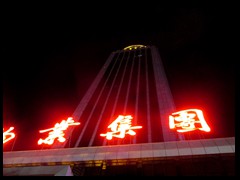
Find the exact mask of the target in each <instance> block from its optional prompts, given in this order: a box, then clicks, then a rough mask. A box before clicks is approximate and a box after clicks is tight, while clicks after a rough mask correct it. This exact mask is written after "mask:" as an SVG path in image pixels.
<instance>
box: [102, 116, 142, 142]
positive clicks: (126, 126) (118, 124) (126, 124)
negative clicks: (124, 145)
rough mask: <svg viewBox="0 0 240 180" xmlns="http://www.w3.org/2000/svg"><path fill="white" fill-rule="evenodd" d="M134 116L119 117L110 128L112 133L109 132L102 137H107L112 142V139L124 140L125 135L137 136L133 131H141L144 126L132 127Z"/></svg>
mask: <svg viewBox="0 0 240 180" xmlns="http://www.w3.org/2000/svg"><path fill="white" fill-rule="evenodd" d="M131 121H132V116H130V115H128V116H122V115H119V116H118V118H117V119H116V120H115V121H113V122H112V124H110V125H109V126H108V128H110V129H111V130H112V132H107V133H106V134H100V136H106V138H107V139H108V140H111V139H112V137H113V136H114V137H117V138H124V137H125V134H130V135H132V136H133V135H135V134H136V132H134V131H133V130H132V129H140V128H142V126H132V125H131Z"/></svg>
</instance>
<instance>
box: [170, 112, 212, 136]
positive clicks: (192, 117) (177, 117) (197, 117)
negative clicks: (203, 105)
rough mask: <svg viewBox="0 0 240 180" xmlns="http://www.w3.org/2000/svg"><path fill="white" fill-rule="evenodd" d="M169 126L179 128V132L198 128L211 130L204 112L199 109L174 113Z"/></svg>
mask: <svg viewBox="0 0 240 180" xmlns="http://www.w3.org/2000/svg"><path fill="white" fill-rule="evenodd" d="M169 127H170V129H174V128H177V131H178V132H188V131H193V130H196V129H200V130H201V131H206V132H209V131H210V128H209V126H208V125H207V123H206V121H205V119H204V117H203V112H202V111H201V110H199V109H187V110H182V111H178V112H175V113H172V115H170V116H169Z"/></svg>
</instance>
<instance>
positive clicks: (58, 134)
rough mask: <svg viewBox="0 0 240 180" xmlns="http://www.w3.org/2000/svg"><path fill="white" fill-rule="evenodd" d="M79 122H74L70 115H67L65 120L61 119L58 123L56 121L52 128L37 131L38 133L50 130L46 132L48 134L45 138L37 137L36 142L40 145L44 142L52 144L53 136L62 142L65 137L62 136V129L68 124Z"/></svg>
mask: <svg viewBox="0 0 240 180" xmlns="http://www.w3.org/2000/svg"><path fill="white" fill-rule="evenodd" d="M79 124H80V123H79V122H74V120H73V119H72V118H71V117H69V118H68V119H67V121H66V120H62V122H61V123H60V124H59V123H56V124H55V126H54V128H50V129H45V130H40V131H39V132H40V133H43V132H47V131H51V132H49V133H48V134H49V136H48V137H47V138H46V139H39V140H38V144H39V145H40V144H42V143H45V144H49V145H51V144H53V142H54V139H55V138H58V141H59V142H64V141H65V140H66V139H65V138H64V137H63V136H64V133H63V131H64V130H66V129H67V128H68V126H71V125H79Z"/></svg>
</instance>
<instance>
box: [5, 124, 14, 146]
mask: <svg viewBox="0 0 240 180" xmlns="http://www.w3.org/2000/svg"><path fill="white" fill-rule="evenodd" d="M13 129H14V127H10V128H9V129H8V130H7V131H5V132H4V128H3V144H4V143H6V142H8V141H10V140H11V139H13V138H14V137H15V134H14V133H12V132H10V131H12V130H13ZM7 136H10V137H8V138H7Z"/></svg>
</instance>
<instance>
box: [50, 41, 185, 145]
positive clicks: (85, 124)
mask: <svg viewBox="0 0 240 180" xmlns="http://www.w3.org/2000/svg"><path fill="white" fill-rule="evenodd" d="M174 111H175V105H174V102H173V98H172V95H171V91H170V88H169V85H168V81H167V77H166V74H165V71H164V67H163V64H162V60H161V57H160V54H159V52H158V50H157V48H156V47H155V46H144V45H131V46H128V47H126V48H124V49H122V50H117V51H115V52H112V53H111V54H110V56H109V57H108V59H107V61H106V62H105V64H104V65H103V67H102V69H101V70H100V72H99V73H98V75H97V77H96V78H95V80H94V82H93V83H92V85H91V86H90V88H89V89H88V91H87V92H86V94H85V96H84V97H83V99H82V100H81V102H80V103H79V105H78V107H77V108H76V110H75V112H74V113H73V115H72V117H73V119H74V120H75V121H78V122H80V123H81V126H79V127H77V128H72V130H70V131H69V132H67V135H66V136H67V137H68V138H67V139H68V140H69V141H71V143H69V141H66V142H65V143H63V144H62V143H55V144H54V145H53V146H52V148H60V147H65V146H66V144H67V147H86V146H100V145H107V144H111V145H114V144H115V145H116V144H136V143H151V142H163V141H176V140H179V139H183V136H181V137H180V135H177V134H176V133H175V132H173V131H172V130H170V129H169V122H168V116H169V114H171V113H172V112H174ZM119 116H131V118H132V119H131V126H132V127H134V126H142V128H141V129H136V130H134V132H135V133H136V134H135V135H134V136H129V135H128V136H125V137H124V138H123V139H119V138H113V139H112V140H107V139H106V138H104V137H103V136H100V134H103V133H106V132H107V131H108V130H109V129H108V126H109V125H110V124H111V123H112V122H113V121H114V120H116V119H117V118H118V117H119Z"/></svg>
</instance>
